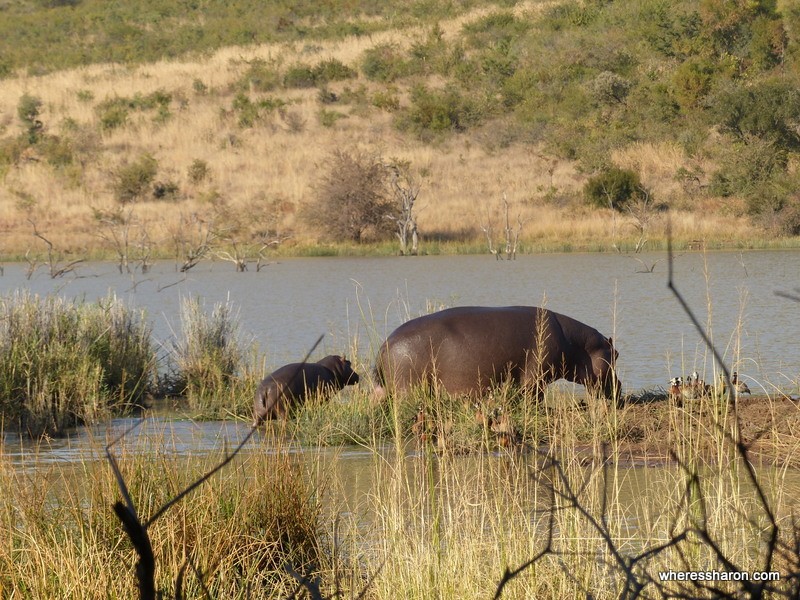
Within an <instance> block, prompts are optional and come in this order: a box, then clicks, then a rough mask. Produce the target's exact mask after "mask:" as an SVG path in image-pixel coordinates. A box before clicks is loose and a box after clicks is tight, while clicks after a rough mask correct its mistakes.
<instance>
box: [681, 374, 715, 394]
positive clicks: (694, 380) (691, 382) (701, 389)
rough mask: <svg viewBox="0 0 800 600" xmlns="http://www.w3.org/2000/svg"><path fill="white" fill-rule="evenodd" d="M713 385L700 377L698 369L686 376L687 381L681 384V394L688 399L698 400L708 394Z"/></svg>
mask: <svg viewBox="0 0 800 600" xmlns="http://www.w3.org/2000/svg"><path fill="white" fill-rule="evenodd" d="M711 387H712V386H710V385H708V384H706V382H705V381H703V380H702V379H700V374H699V373H698V372H697V371H694V372H692V374H691V375H689V377H687V378H686V383H685V384H684V385H682V386H681V395H682V396H683V398H684V399H686V400H696V399H697V398H702V397H703V396H707V395H708V394H709V393H710V392H711Z"/></svg>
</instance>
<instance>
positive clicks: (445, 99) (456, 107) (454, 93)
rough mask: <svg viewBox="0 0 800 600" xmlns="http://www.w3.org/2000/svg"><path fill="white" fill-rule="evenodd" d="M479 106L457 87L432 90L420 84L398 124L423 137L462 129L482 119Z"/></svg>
mask: <svg viewBox="0 0 800 600" xmlns="http://www.w3.org/2000/svg"><path fill="white" fill-rule="evenodd" d="M481 116H482V115H481V112H480V111H479V109H478V107H477V106H476V105H475V104H474V103H473V102H472V101H471V100H470V99H469V98H467V97H466V96H464V95H462V94H461V92H460V91H459V90H458V89H456V88H455V87H454V86H448V87H447V88H446V89H444V90H431V89H428V88H426V87H425V86H423V85H418V86H416V87H414V89H412V90H411V107H410V108H408V109H407V110H405V111H403V113H402V114H400V116H399V117H398V120H397V126H398V127H399V128H400V129H402V130H410V131H412V132H414V133H416V134H417V135H418V136H420V137H423V138H425V137H427V136H429V135H430V134H441V133H444V132H447V131H463V130H464V129H466V128H467V126H468V125H472V124H474V123H477V122H478V121H479V120H480V117H481Z"/></svg>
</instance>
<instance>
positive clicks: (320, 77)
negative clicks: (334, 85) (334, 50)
mask: <svg viewBox="0 0 800 600" xmlns="http://www.w3.org/2000/svg"><path fill="white" fill-rule="evenodd" d="M313 72H314V79H315V81H316V83H317V84H320V83H329V82H331V81H344V80H346V79H353V78H354V77H356V76H357V75H358V73H356V71H355V69H351V68H350V67H348V66H347V65H346V64H344V63H343V62H342V61H340V60H339V59H336V58H329V59H328V60H324V61H322V62H321V63H319V64H318V65H316V66H315V67H314V71H313Z"/></svg>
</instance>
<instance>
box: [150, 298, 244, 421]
mask: <svg viewBox="0 0 800 600" xmlns="http://www.w3.org/2000/svg"><path fill="white" fill-rule="evenodd" d="M180 314H181V324H182V335H181V337H180V338H177V339H175V340H173V342H172V348H171V352H170V353H169V357H168V359H169V371H168V374H167V375H166V376H165V377H164V378H163V379H162V391H163V393H165V394H168V393H170V394H174V395H178V396H182V397H184V398H185V400H186V404H187V406H188V408H189V409H190V410H193V411H195V412H197V413H200V414H201V415H202V416H203V417H205V418H214V417H216V418H221V417H223V416H226V415H230V414H234V415H242V414H247V411H249V410H251V409H252V398H253V396H254V395H255V388H256V386H257V384H258V381H257V376H256V372H257V367H256V366H257V364H258V357H257V349H256V348H255V347H254V345H253V344H249V345H247V344H245V343H243V341H242V339H241V334H240V331H239V321H238V315H237V314H236V311H235V308H234V306H233V304H232V303H231V302H220V303H216V304H215V305H214V306H213V307H212V308H211V310H210V312H209V311H206V310H205V307H204V305H203V303H202V302H201V301H200V300H199V299H198V298H184V299H183V300H182V301H181V309H180Z"/></svg>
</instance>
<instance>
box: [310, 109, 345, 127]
mask: <svg viewBox="0 0 800 600" xmlns="http://www.w3.org/2000/svg"><path fill="white" fill-rule="evenodd" d="M317 118H318V119H319V124H320V125H322V126H323V127H333V126H334V125H336V122H337V121H338V120H340V119H346V118H347V115H346V114H344V113H342V112H339V111H338V110H321V111H319V113H317Z"/></svg>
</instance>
